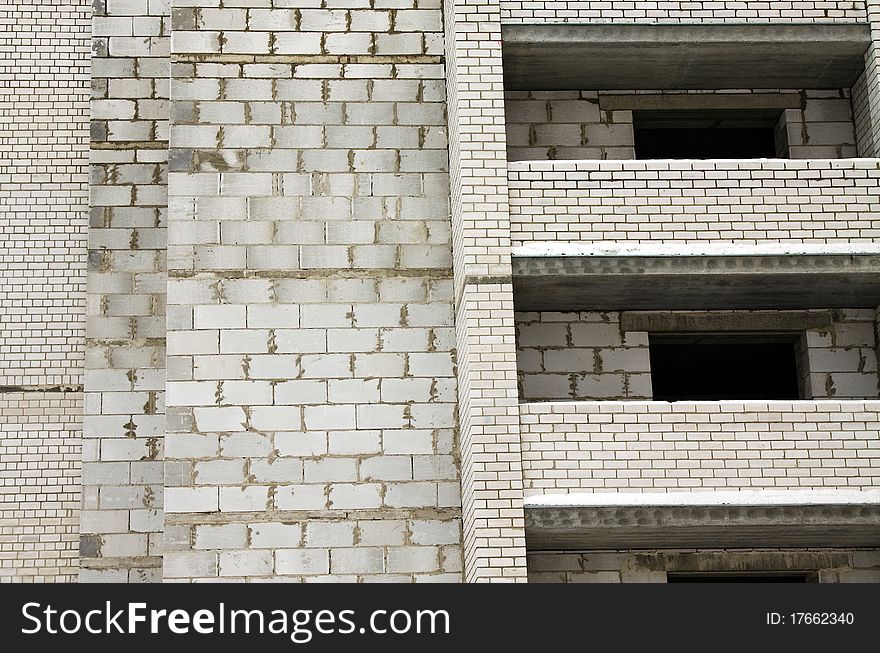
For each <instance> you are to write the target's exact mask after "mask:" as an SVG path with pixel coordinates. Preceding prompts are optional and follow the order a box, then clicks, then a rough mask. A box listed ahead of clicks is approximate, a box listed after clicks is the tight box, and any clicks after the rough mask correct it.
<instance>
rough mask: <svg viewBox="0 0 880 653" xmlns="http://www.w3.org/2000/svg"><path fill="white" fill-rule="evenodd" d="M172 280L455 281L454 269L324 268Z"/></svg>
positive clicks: (198, 273) (186, 275) (173, 273)
mask: <svg viewBox="0 0 880 653" xmlns="http://www.w3.org/2000/svg"><path fill="white" fill-rule="evenodd" d="M168 276H169V277H170V278H172V279H192V278H194V277H212V278H220V279H315V278H319V279H338V278H350V279H386V278H394V277H424V278H429V279H438V280H447V279H452V278H453V273H452V269H451V268H404V269H396V268H332V269H329V268H321V269H315V270H310V269H302V268H293V269H289V270H246V269H245V270H169V271H168Z"/></svg>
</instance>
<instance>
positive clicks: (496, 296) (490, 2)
mask: <svg viewBox="0 0 880 653" xmlns="http://www.w3.org/2000/svg"><path fill="white" fill-rule="evenodd" d="M445 15H446V23H445V25H446V53H447V54H446V56H447V89H448V93H449V126H450V139H449V140H450V150H449V152H450V175H451V180H452V198H453V200H452V207H453V211H452V228H453V242H454V247H453V255H454V269H455V295H456V343H457V346H458V378H459V428H460V436H459V438H460V441H459V450H460V452H461V466H462V511H463V522H464V547H465V577H466V579H467V580H468V581H474V582H475V581H484V582H485V581H524V580H525V579H526V558H525V532H524V517H523V496H522V493H523V488H522V483H523V481H522V455H521V451H520V439H519V407H518V393H517V378H516V343H515V336H514V317H513V287H512V284H511V262H510V216H509V208H508V194H507V154H506V136H505V120H504V88H503V74H502V60H501V20H500V13H499V3H498V1H497V0H484V1H483V2H470V3H466V2H463V1H458V0H447V2H446V4H445Z"/></svg>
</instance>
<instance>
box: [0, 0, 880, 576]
mask: <svg viewBox="0 0 880 653" xmlns="http://www.w3.org/2000/svg"><path fill="white" fill-rule="evenodd" d="M25 4H26V5H27V7H26V8H23V7H24V6H23V5H22V3H21V2H16V3H15V4H14V5H13V4H12V3H11V0H0V28H2V30H3V34H0V50H2V51H3V52H4V53H5V54H7V55H8V56H7V57H6V61H7V63H5V64H0V71H2V74H0V143H2V144H3V145H4V148H3V152H2V153H0V157H4V161H5V162H6V163H7V166H5V168H4V171H3V172H0V182H2V186H0V206H2V209H3V212H2V215H0V230H2V233H3V235H4V248H3V249H2V250H0V256H2V257H3V262H4V266H3V270H2V272H0V280H2V281H0V284H2V285H0V315H2V324H0V427H2V428H0V432H2V438H0V471H2V477H3V484H2V494H0V518H2V525H0V580H3V581H71V580H76V579H79V580H81V581H89V582H161V581H168V582H207V581H218V580H219V581H249V582H250V581H266V580H272V581H286V582H326V581H347V582H379V581H394V582H462V581H467V582H525V581H532V582H694V581H706V580H756V579H760V580H777V581H796V582H815V581H819V582H850V581H870V580H873V581H877V580H880V377H878V351H880V345H878V329H877V324H878V320H877V308H878V306H880V244H878V236H880V158H877V152H878V151H880V77H878V75H880V70H878V66H877V57H878V56H880V55H878V50H877V48H878V47H880V2H875V1H873V0H867V1H865V0H860V1H848V2H843V1H829V2H826V1H818V0H809V1H803V2H800V1H797V2H790V1H789V2H777V1H775V0H769V1H766V2H724V3H720V2H699V1H697V2H694V1H687V2H684V1H683V2H671V1H670V2H666V1H664V2H614V1H611V2H609V1H605V0H603V1H593V0H576V1H575V0H572V1H565V0H539V1H534V2H531V1H527V0H471V1H470V2H464V1H463V0H443V1H442V2H441V0H94V2H92V3H90V2H88V0H86V1H85V2H84V1H83V0H49V1H45V2H40V3H33V4H28V3H25ZM89 49H91V60H90V62H89V58H88V51H89ZM89 70H90V71H91V72H90V75H89ZM89 77H90V79H91V98H92V101H91V107H90V109H89V107H88V106H87V103H86V102H85V98H86V97H87V96H88V92H89V91H88V82H89ZM89 121H90V123H91V130H90V135H89V131H88V130H87V129H86V127H87V126H88V122H89ZM87 173H90V174H87Z"/></svg>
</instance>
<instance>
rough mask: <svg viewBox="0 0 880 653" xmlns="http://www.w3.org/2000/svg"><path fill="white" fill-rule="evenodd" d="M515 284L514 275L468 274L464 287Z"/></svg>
mask: <svg viewBox="0 0 880 653" xmlns="http://www.w3.org/2000/svg"><path fill="white" fill-rule="evenodd" d="M510 283H513V275H511V274H497V275H491V274H490V275H485V276H484V275H479V274H468V275H465V277H464V285H466V286H482V285H487V286H488V285H501V284H510Z"/></svg>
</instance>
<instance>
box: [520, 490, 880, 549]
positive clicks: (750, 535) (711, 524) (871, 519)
mask: <svg viewBox="0 0 880 653" xmlns="http://www.w3.org/2000/svg"><path fill="white" fill-rule="evenodd" d="M790 494H797V493H796V492H795V493H790ZM525 517H526V543H527V547H528V549H529V551H542V550H543V551H546V550H566V549H567V550H600V549H656V548H728V547H731V548H751V547H770V548H783V547H822V548H825V547H875V546H878V545H880V505H878V504H864V503H862V504H845V503H837V504H831V503H829V504H823V505H814V504H805V505H731V504H721V505H682V506H676V505H611V506H534V505H527V506H526V510H525Z"/></svg>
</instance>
